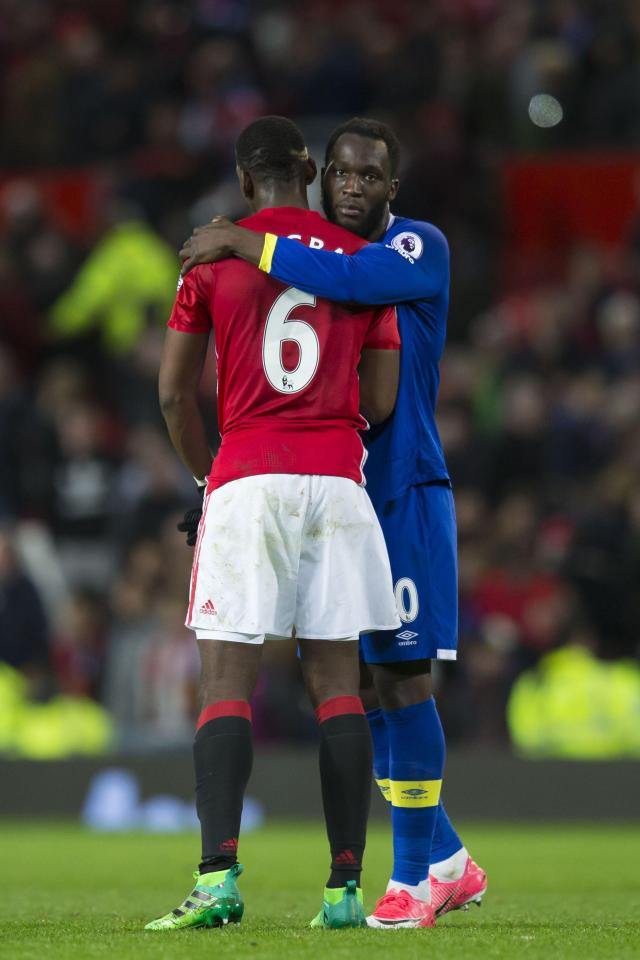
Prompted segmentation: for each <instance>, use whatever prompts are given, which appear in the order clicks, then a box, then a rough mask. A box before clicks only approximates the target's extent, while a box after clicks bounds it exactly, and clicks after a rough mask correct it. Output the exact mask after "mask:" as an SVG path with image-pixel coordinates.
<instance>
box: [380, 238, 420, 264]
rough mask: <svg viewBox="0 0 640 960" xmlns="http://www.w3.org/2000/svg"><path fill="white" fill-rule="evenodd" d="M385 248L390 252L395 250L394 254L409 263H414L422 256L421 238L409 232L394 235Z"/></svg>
mask: <svg viewBox="0 0 640 960" xmlns="http://www.w3.org/2000/svg"><path fill="white" fill-rule="evenodd" d="M387 246H388V247H389V249H390V250H395V251H396V253H399V254H400V256H402V257H404V258H405V260H408V261H409V263H415V262H416V260H418V259H419V258H420V257H421V256H422V251H423V249H424V244H423V242H422V237H419V236H418V234H417V233H410V232H409V231H405V232H404V233H398V234H396V236H395V237H394V238H393V240H392V241H391V243H388V244H387Z"/></svg>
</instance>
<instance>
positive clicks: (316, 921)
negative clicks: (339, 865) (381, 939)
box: [309, 880, 367, 930]
mask: <svg viewBox="0 0 640 960" xmlns="http://www.w3.org/2000/svg"><path fill="white" fill-rule="evenodd" d="M366 925H367V919H366V917H365V915H364V907H363V901H362V890H361V889H360V887H359V886H357V884H356V881H355V880H348V881H347V885H346V887H335V888H331V887H325V888H324V903H323V904H322V910H321V911H320V913H319V914H318V916H317V917H314V918H313V920H312V921H311V923H310V924H309V926H310V927H322V928H323V929H324V930H342V929H343V928H344V927H366Z"/></svg>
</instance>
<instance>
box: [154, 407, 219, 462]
mask: <svg viewBox="0 0 640 960" xmlns="http://www.w3.org/2000/svg"><path fill="white" fill-rule="evenodd" d="M161 409H162V415H163V417H164V421H165V423H166V425H167V430H168V431H169V437H170V438H171V443H172V444H173V449H174V450H175V451H176V453H177V454H178V456H179V457H180V459H181V460H182V462H183V463H184V465H185V467H186V468H187V470H188V471H189V472H190V473H191V474H192V476H194V477H195V478H196V479H197V480H203V479H204V478H205V477H206V476H208V474H209V471H210V469H211V451H210V450H209V445H208V443H207V435H206V433H205V429H204V422H203V420H202V414H201V413H200V408H199V406H198V402H197V400H196V398H195V397H175V398H171V399H165V400H164V401H163V402H162V404H161Z"/></svg>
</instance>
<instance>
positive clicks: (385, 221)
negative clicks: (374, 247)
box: [364, 204, 391, 243]
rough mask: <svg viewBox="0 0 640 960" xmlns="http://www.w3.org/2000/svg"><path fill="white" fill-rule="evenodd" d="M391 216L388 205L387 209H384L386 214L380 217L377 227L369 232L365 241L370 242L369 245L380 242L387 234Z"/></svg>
mask: <svg viewBox="0 0 640 960" xmlns="http://www.w3.org/2000/svg"><path fill="white" fill-rule="evenodd" d="M390 216H391V212H390V210H389V204H387V205H386V207H385V208H384V213H383V214H382V216H381V217H380V220H379V221H378V223H377V224H376V226H375V227H373V229H372V230H370V231H369V233H368V234H367V236H366V237H365V238H364V239H365V240H368V241H369V243H375V242H376V240H380V238H381V237H383V236H384V235H385V233H386V232H387V229H388V227H389V218H390Z"/></svg>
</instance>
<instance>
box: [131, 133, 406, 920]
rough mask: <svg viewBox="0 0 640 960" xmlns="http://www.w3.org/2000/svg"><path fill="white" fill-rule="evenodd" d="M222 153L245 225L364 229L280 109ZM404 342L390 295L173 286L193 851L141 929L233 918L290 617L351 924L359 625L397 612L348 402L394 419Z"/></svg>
mask: <svg viewBox="0 0 640 960" xmlns="http://www.w3.org/2000/svg"><path fill="white" fill-rule="evenodd" d="M236 158H237V167H238V176H239V179H240V186H241V190H242V193H243V196H244V197H245V199H246V201H247V203H248V206H249V208H250V209H251V211H252V214H253V215H252V216H251V217H249V218H248V219H247V220H245V221H243V222H244V223H245V224H246V225H247V226H250V227H252V228H253V229H255V230H260V231H265V232H269V233H271V234H273V235H276V236H295V237H297V238H298V239H300V240H301V241H302V242H303V243H306V244H308V245H310V246H314V247H318V248H321V247H322V248H326V249H329V250H333V251H341V252H342V251H344V252H345V253H354V252H355V251H356V250H358V249H360V247H362V246H363V245H364V242H363V241H362V240H360V239H359V238H358V237H356V236H354V235H352V234H350V233H349V232H348V231H346V230H344V229H342V228H341V227H337V226H335V225H332V224H330V223H328V222H327V221H326V220H324V219H323V218H322V217H321V216H320V215H319V214H317V213H313V212H311V211H310V210H309V209H308V204H307V198H306V188H307V185H308V184H309V183H310V182H311V181H312V180H313V178H314V176H315V165H314V163H313V161H312V160H311V159H310V158H309V156H308V152H307V150H306V147H305V144H304V139H303V137H302V134H301V133H300V131H299V130H298V128H297V127H296V126H295V124H293V123H292V122H291V121H289V120H286V119H284V118H281V117H265V118H262V119H261V120H258V121H256V122H255V123H254V124H252V125H251V126H250V127H248V128H247V129H246V130H245V131H244V132H243V133H242V135H241V136H240V138H239V140H238V143H237V146H236ZM212 333H213V335H214V337H215V346H216V355H217V364H218V425H219V429H220V433H221V437H222V443H221V446H220V450H219V452H218V454H217V455H216V457H215V460H214V461H213V464H212V463H211V454H210V452H209V449H208V446H207V442H206V439H205V428H204V423H203V420H202V417H201V414H200V412H199V409H198V404H197V397H196V393H197V387H198V381H199V378H200V374H201V372H202V367H203V363H204V358H205V353H206V349H207V343H208V340H209V336H210V334H212ZM399 346H400V341H399V337H398V332H397V326H396V318H395V311H394V309H393V308H384V309H381V310H374V309H370V308H357V309H349V308H347V307H345V306H344V305H340V304H336V303H332V302H329V301H326V300H323V299H320V298H316V297H315V296H313V295H309V294H305V293H302V292H301V291H299V290H297V289H295V288H293V287H285V286H284V285H283V284H281V283H280V282H279V281H277V280H274V279H272V278H271V277H269V276H266V275H265V274H264V273H262V272H260V271H257V270H255V268H253V267H251V266H250V265H248V264H246V263H245V262H244V261H241V260H233V259H231V260H226V261H224V262H223V263H219V264H206V265H203V266H199V267H197V268H195V269H194V270H192V271H191V272H190V273H189V274H188V276H187V277H185V278H184V280H183V281H182V282H181V284H180V285H179V289H178V295H177V298H176V303H175V306H174V309H173V312H172V315H171V319H170V320H169V329H168V331H167V335H166V341H165V348H164V353H163V358H162V363H161V369H160V401H161V406H162V410H163V414H164V416H165V419H166V422H167V426H168V429H169V433H170V436H171V439H172V442H173V444H174V447H175V449H176V451H177V452H178V454H179V455H180V457H181V458H182V460H183V462H184V463H185V464H186V465H187V467H188V468H189V469H190V470H191V471H192V473H193V474H194V477H195V478H196V482H198V483H199V484H201V485H203V486H204V485H205V482H206V496H205V500H204V506H203V513H202V519H201V521H200V524H199V529H198V537H197V542H196V544H195V553H194V560H193V568H192V575H191V585H190V592H189V606H188V613H187V625H188V626H189V627H190V628H191V629H192V630H194V631H195V633H196V636H197V638H198V646H199V649H200V655H201V661H202V682H201V702H202V712H201V714H200V717H199V720H198V727H197V733H196V738H195V744H194V761H195V770H196V805H197V810H198V816H199V818H200V823H201V828H202V859H201V862H200V867H199V871H198V879H197V883H196V887H195V889H194V890H193V891H192V893H191V894H190V895H189V897H188V898H187V899H186V900H185V901H184V902H183V903H182V904H181V906H180V907H178V908H176V909H175V910H173V911H172V912H171V913H169V914H167V915H166V916H164V917H161V918H160V919H158V920H154V921H152V922H151V923H150V924H148V925H147V928H146V929H152V930H176V929H182V928H184V927H191V926H204V925H208V926H218V925H222V924H224V923H227V922H239V921H240V919H241V916H242V912H243V909H244V907H243V903H242V899H241V897H240V893H239V891H238V888H237V885H236V878H237V876H238V874H239V873H240V871H241V867H240V865H239V864H238V862H237V856H236V853H237V844H238V833H239V828H240V815H241V811H242V798H243V794H244V790H245V787H246V783H247V780H248V778H249V774H250V770H251V761H252V738H251V709H250V706H249V700H250V698H251V695H252V693H253V689H254V685H255V681H256V676H257V672H258V668H259V665H260V659H261V652H262V646H263V643H264V640H265V636H266V637H289V636H290V635H291V632H292V630H293V629H294V628H295V630H296V634H297V636H298V638H299V646H300V655H301V660H302V669H303V674H304V678H305V682H306V685H307V689H308V691H309V694H310V697H311V700H312V703H313V705H314V707H315V709H316V715H317V718H318V722H319V725H320V775H321V781H322V795H323V803H324V810H325V818H326V823H327V833H328V837H329V843H330V847H331V858H332V862H331V874H330V877H329V880H328V882H327V886H326V888H325V895H324V904H323V908H322V910H321V911H320V913H319V914H318V917H317V918H316V919H315V921H314V925H317V926H325V927H326V926H329V927H345V926H346V927H348V926H365V925H366V921H365V917H364V912H363V908H362V891H361V889H360V886H359V879H360V872H361V868H362V856H363V851H364V844H365V833H366V820H367V813H368V804H369V794H370V781H371V745H370V740H369V732H368V728H367V722H366V719H365V716H364V710H363V707H362V702H361V700H360V697H359V663H358V636H359V634H360V633H361V632H363V631H372V630H384V629H394V628H396V627H398V626H399V623H400V621H399V620H398V615H397V612H396V605H395V598H394V594H393V588H392V581H391V572H390V567H389V560H388V556H387V551H386V547H385V545H384V539H383V536H382V531H381V529H380V526H379V523H378V521H377V519H376V516H375V513H374V510H373V507H372V505H371V502H370V500H369V498H368V496H367V494H366V493H365V490H364V487H363V477H362V469H361V468H362V464H363V461H364V448H363V445H362V441H361V438H360V431H361V430H362V429H363V428H366V425H367V424H366V421H365V420H364V419H363V418H362V416H361V415H360V412H359V402H360V401H361V403H362V408H363V410H364V411H365V412H366V413H367V415H368V416H369V417H370V419H372V420H374V421H380V420H384V419H386V417H387V416H389V414H390V413H391V411H392V409H393V405H394V402H395V393H396V390H397V380H398V350H399ZM358 376H359V377H360V390H359V389H358ZM205 478H206V480H205Z"/></svg>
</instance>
